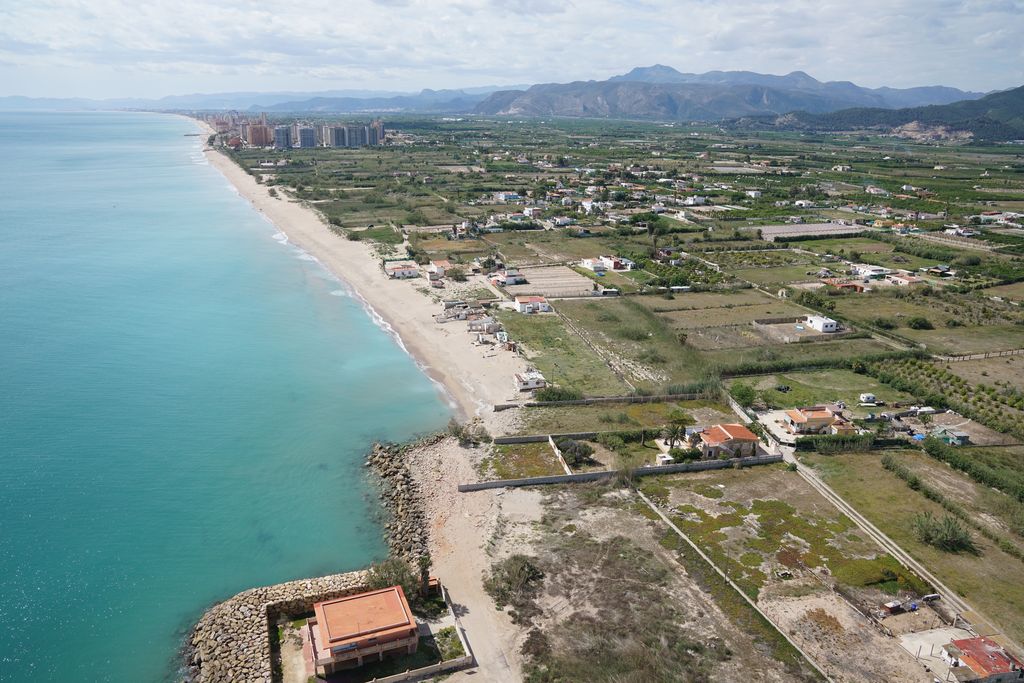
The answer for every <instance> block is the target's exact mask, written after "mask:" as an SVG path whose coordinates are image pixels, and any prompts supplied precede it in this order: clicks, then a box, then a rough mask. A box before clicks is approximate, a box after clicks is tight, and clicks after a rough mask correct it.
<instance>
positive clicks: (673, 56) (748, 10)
mask: <svg viewBox="0 0 1024 683" xmlns="http://www.w3.org/2000/svg"><path fill="white" fill-rule="evenodd" d="M1022 34H1024V2H1019V1H1013V0H994V1H983V0H968V1H966V2H954V1H952V0H861V1H860V2H858V3H856V4H851V3H848V2H840V1H839V0H818V1H817V2H811V1H810V0H791V1H790V2H765V1H764V0H731V1H729V2H712V1H710V0H679V1H672V0H640V1H633V2H629V1H627V0H587V2H580V1H579V0H576V1H575V2H563V3H557V2H551V1H550V0H454V1H453V2H441V1H436V0H346V1H345V2H343V3H338V2H330V1H329V0H293V1H292V2H289V3H287V4H285V3H280V4H274V5H271V4H269V3H265V2H263V3H254V2H252V1H251V0H220V1H219V2H216V3H210V2H206V1H205V0H175V1H174V2H166V1H162V0H149V1H148V2H138V1H137V0H5V2H4V3H3V5H2V6H0V83H2V86H0V88H2V90H3V91H4V92H3V93H0V94H13V93H25V94H36V95H97V96H120V95H144V96H153V95H163V94H169V93H174V92H185V91H188V92H194V91H200V90H205V91H215V90H243V89H244V90H275V89H303V90H313V89H326V88H346V87H352V88H365V87H373V88H381V89H388V90H416V89H419V88H421V87H432V88H441V87H458V86H472V85H484V84H489V83H499V84H500V83H524V82H545V81H567V80H577V79H582V80H587V79H597V78H604V77H607V76H609V75H612V74H616V73H622V72H624V71H627V70H628V69H630V68H632V67H633V66H638V65H647V64H652V63H662V64H668V65H671V66H674V67H676V68H678V69H680V70H682V71H706V70H711V69H749V70H755V71H762V72H768V73H786V72H789V71H792V70H795V69H802V70H805V71H807V72H809V73H810V74H811V75H813V76H815V77H817V78H819V79H822V80H852V81H854V82H856V83H859V84H862V85H868V86H879V85H892V86H912V85H931V84H940V83H941V84H946V85H955V86H959V87H963V88H969V89H976V90H977V89H980V90H988V89H994V88H1004V87H1011V86H1013V85H1019V84H1021V82H1024V47H1022V45H1024V41H1021V40H1020V36H1021V35H1022Z"/></svg>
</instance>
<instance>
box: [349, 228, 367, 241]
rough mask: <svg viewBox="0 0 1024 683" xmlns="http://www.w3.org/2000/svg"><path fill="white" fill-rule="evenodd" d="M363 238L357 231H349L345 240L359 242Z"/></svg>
mask: <svg viewBox="0 0 1024 683" xmlns="http://www.w3.org/2000/svg"><path fill="white" fill-rule="evenodd" d="M362 238H363V236H362V235H360V234H359V233H358V232H356V231H355V230H349V231H348V232H347V233H345V239H347V240H349V241H350V242H358V241H359V240H361V239H362Z"/></svg>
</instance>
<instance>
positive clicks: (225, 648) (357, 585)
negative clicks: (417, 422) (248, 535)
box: [185, 434, 445, 683]
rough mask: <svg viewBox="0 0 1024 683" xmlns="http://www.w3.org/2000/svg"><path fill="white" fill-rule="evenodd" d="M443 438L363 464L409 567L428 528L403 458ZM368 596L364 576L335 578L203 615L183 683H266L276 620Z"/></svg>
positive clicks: (253, 595) (254, 596) (247, 595)
mask: <svg viewBox="0 0 1024 683" xmlns="http://www.w3.org/2000/svg"><path fill="white" fill-rule="evenodd" d="M443 438H445V434H437V435H435V436H431V437H427V438H425V439H422V440H420V441H417V442H415V443H411V444H402V445H396V444H379V443H378V444H374V446H373V450H372V451H371V452H370V454H369V456H368V457H367V460H366V464H367V466H369V467H370V468H372V470H373V471H374V473H375V474H376V475H377V477H378V478H379V480H380V496H381V502H382V503H383V505H384V507H385V509H386V510H387V511H388V516H389V520H388V521H387V523H386V524H385V532H386V535H387V541H388V545H389V546H390V548H391V552H392V554H393V555H394V556H396V557H400V558H402V559H404V560H406V561H408V562H409V563H410V564H412V565H413V566H416V563H417V562H418V561H419V558H420V557H421V556H422V555H424V554H426V553H427V552H428V550H427V542H428V539H427V528H428V527H427V520H426V516H425V512H424V508H423V502H422V500H421V498H420V490H419V485H418V484H417V483H416V480H415V479H414V477H413V476H412V473H411V472H410V470H409V465H408V462H407V459H408V455H409V453H410V452H411V451H412V450H413V449H415V448H418V447H422V446H430V445H433V444H435V443H437V442H438V441H440V440H442V439H443ZM365 589H366V572H365V571H359V572H350V573H348V574H333V575H331V576H321V577H318V578H315V579H303V580H300V581H290V582H288V583H281V584H277V585H274V586H264V587H262V588H253V589H251V590H247V591H243V592H241V593H239V594H238V595H236V596H234V597H233V598H231V599H229V600H226V601H224V602H222V603H220V604H218V605H214V606H213V607H211V608H210V609H208V610H207V611H206V612H205V613H204V614H203V616H202V618H201V619H200V620H199V623H197V624H196V627H195V628H194V629H193V631H192V635H191V638H190V639H189V641H188V643H187V644H186V652H185V660H186V670H187V673H186V676H185V678H186V680H187V681H190V682H194V683H222V682H223V683H227V682H228V681H230V682H232V683H235V682H245V683H272V681H273V680H274V674H273V666H274V664H273V654H272V649H271V638H272V635H273V634H274V633H275V629H276V628H277V622H278V621H279V620H280V619H281V618H282V617H284V618H290V617H294V616H295V615H299V614H304V613H306V612H310V611H312V609H313V605H314V604H315V603H317V602H320V601H322V600H330V599H332V598H337V597H342V596H344V595H351V594H353V593H358V592H360V591H363V590H365Z"/></svg>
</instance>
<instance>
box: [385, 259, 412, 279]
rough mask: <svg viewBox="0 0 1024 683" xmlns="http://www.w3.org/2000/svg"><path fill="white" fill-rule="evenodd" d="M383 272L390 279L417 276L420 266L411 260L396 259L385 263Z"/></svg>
mask: <svg viewBox="0 0 1024 683" xmlns="http://www.w3.org/2000/svg"><path fill="white" fill-rule="evenodd" d="M384 272H385V273H387V276H388V277H389V278H391V279H392V280H405V279H408V278H411V277H419V275H420V268H419V266H417V265H416V264H415V263H414V262H412V261H398V262H394V263H385V264H384Z"/></svg>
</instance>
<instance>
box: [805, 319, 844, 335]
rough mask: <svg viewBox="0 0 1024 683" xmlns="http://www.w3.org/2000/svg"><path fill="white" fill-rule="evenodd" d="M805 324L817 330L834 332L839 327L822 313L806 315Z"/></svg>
mask: <svg viewBox="0 0 1024 683" xmlns="http://www.w3.org/2000/svg"><path fill="white" fill-rule="evenodd" d="M807 326H808V327H810V328H811V329H812V330H817V331H818V332H836V331H837V330H838V329H839V323H837V322H836V321H835V320H833V319H832V318H826V317H825V316H823V315H809V316H807Z"/></svg>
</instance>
